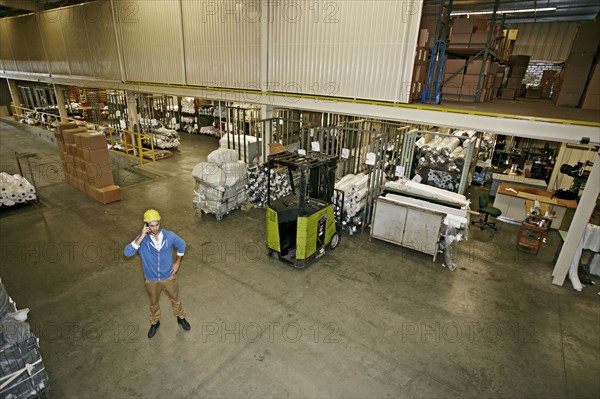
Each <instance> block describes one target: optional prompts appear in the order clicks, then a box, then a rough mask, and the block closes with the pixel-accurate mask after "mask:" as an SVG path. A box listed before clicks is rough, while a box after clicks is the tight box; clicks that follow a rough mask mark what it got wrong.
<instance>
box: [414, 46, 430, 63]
mask: <svg viewBox="0 0 600 399" xmlns="http://www.w3.org/2000/svg"><path fill="white" fill-rule="evenodd" d="M428 58H429V49H428V48H426V47H417V52H416V53H415V65H425V64H427V59H428Z"/></svg>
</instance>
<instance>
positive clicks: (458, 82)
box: [443, 73, 465, 87]
mask: <svg viewBox="0 0 600 399" xmlns="http://www.w3.org/2000/svg"><path fill="white" fill-rule="evenodd" d="M464 76H465V75H463V74H462V73H459V74H457V75H454V76H452V74H451V73H446V74H444V82H443V85H444V87H445V86H454V87H460V86H462V85H463V80H464Z"/></svg>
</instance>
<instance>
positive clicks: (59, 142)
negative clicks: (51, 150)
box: [56, 140, 67, 153]
mask: <svg viewBox="0 0 600 399" xmlns="http://www.w3.org/2000/svg"><path fill="white" fill-rule="evenodd" d="M56 145H57V147H58V152H60V153H63V152H64V153H66V152H67V147H66V145H65V142H64V141H62V140H56Z"/></svg>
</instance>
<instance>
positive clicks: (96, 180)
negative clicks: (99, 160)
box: [86, 173, 115, 188]
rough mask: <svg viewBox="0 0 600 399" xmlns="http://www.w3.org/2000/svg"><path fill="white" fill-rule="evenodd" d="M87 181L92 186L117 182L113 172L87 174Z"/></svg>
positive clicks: (102, 185) (96, 186)
mask: <svg viewBox="0 0 600 399" xmlns="http://www.w3.org/2000/svg"><path fill="white" fill-rule="evenodd" d="M86 183H87V184H89V185H90V186H91V187H94V188H98V187H104V186H110V185H112V184H115V181H114V179H113V175H112V173H107V174H102V175H91V176H89V175H88V176H86Z"/></svg>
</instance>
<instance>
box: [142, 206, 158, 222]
mask: <svg viewBox="0 0 600 399" xmlns="http://www.w3.org/2000/svg"><path fill="white" fill-rule="evenodd" d="M153 220H160V213H158V211H157V210H156V209H148V210H147V211H146V212H144V222H146V223H150V222H151V221H153Z"/></svg>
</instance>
